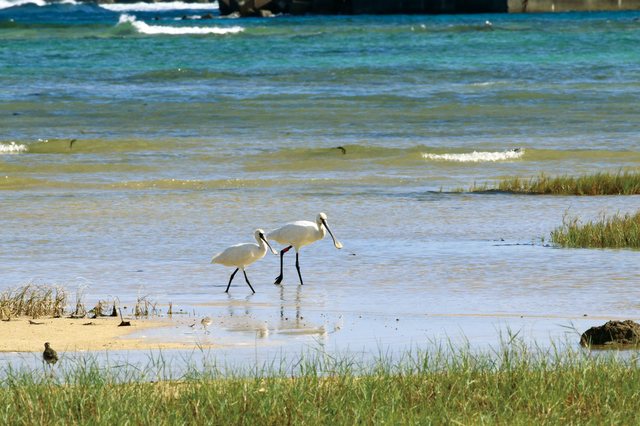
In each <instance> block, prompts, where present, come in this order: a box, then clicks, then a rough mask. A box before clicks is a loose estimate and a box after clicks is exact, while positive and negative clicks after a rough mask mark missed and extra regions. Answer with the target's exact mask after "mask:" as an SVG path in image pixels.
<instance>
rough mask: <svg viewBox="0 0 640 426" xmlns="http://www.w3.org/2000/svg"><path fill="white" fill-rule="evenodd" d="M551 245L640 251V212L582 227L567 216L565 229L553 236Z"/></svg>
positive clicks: (603, 218)
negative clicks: (634, 249)
mask: <svg viewBox="0 0 640 426" xmlns="http://www.w3.org/2000/svg"><path fill="white" fill-rule="evenodd" d="M551 241H552V242H554V243H556V244H561V245H563V246H567V247H597V248H640V212H637V213H635V214H625V215H621V214H617V215H614V216H611V217H606V215H605V214H604V213H602V214H601V216H600V218H599V219H598V220H596V221H592V222H587V223H582V222H581V221H580V220H579V218H578V217H569V216H567V215H565V216H564V218H563V219H562V226H560V227H558V228H556V229H555V230H553V231H552V232H551Z"/></svg>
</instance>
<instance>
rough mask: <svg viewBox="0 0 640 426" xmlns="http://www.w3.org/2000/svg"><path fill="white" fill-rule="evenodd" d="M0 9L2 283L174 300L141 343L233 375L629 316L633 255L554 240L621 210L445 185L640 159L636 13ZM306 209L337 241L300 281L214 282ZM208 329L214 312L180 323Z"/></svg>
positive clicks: (316, 249) (266, 267)
mask: <svg viewBox="0 0 640 426" xmlns="http://www.w3.org/2000/svg"><path fill="white" fill-rule="evenodd" d="M5 3H6V2H4V3H1V4H0V6H5V8H3V9H0V62H2V63H4V64H7V65H8V66H3V67H0V80H1V81H2V88H1V89H0V100H1V102H0V241H2V251H1V252H0V264H1V265H2V269H1V273H0V285H1V286H2V289H3V290H5V289H8V288H11V287H15V286H17V285H21V284H24V283H26V282H28V281H29V280H33V279H39V281H38V282H44V283H46V284H54V283H55V284H60V285H64V284H67V283H68V287H67V288H68V289H69V290H70V291H74V292H75V290H76V289H77V288H78V287H84V286H88V287H86V288H85V289H84V293H83V294H84V297H85V300H86V302H87V304H88V305H91V306H92V304H95V303H97V301H98V300H100V299H105V298H107V297H115V296H117V297H118V298H119V299H120V301H121V302H122V303H123V305H131V304H132V303H134V302H135V299H136V298H137V297H138V296H139V295H148V297H149V299H151V300H153V301H157V302H159V303H160V305H161V306H160V308H161V309H162V311H163V312H166V308H167V306H166V303H168V302H169V301H171V302H172V303H173V306H174V310H176V309H182V310H183V311H184V312H188V313H189V315H188V316H186V318H185V319H184V320H181V321H182V322H178V323H177V324H176V327H175V328H172V329H170V330H171V332H166V330H165V331H163V332H158V331H154V332H153V333H155V334H153V333H152V334H151V335H149V336H147V338H153V339H157V340H158V342H160V341H162V340H171V341H174V340H179V341H190V342H191V341H201V342H205V343H213V344H222V345H225V346H227V349H226V352H225V354H226V356H228V357H229V358H230V359H240V360H242V359H251V357H253V356H254V355H255V354H254V351H255V350H256V347H260V350H261V351H265V352H264V353H263V355H264V356H268V354H269V353H271V354H273V353H276V352H277V351H280V352H279V353H282V351H284V352H285V353H286V352H287V351H298V350H299V349H300V348H301V347H305V345H316V344H318V342H320V343H322V344H324V345H325V346H326V347H329V348H335V349H340V348H345V347H349V348H352V349H353V350H358V351H359V350H365V351H367V350H375V349H376V348H379V347H381V346H382V347H384V346H387V345H388V346H389V347H391V348H394V350H396V349H398V350H399V349H401V348H402V347H406V346H410V345H415V344H418V345H429V344H430V342H432V341H433V339H439V338H443V337H445V338H446V337H451V338H453V339H464V338H467V339H469V340H470V341H471V343H472V344H474V345H486V344H495V343H496V342H497V341H498V339H499V333H498V332H497V331H496V330H497V329H504V328H505V327H510V328H512V329H515V330H518V329H521V328H523V327H524V328H523V329H524V330H525V331H526V333H527V336H528V337H529V338H531V339H535V340H537V341H540V342H541V343H542V344H547V342H548V341H549V339H550V338H556V337H558V336H563V335H564V333H565V332H567V330H568V329H567V327H575V329H576V330H577V331H580V332H582V331H584V330H585V329H586V328H588V327H589V326H592V325H599V324H601V323H603V322H604V321H605V320H606V319H609V318H612V319H613V318H625V319H627V318H630V319H636V318H638V317H639V316H640V302H639V300H640V289H639V287H638V286H637V285H636V283H637V281H638V278H640V268H639V267H638V262H637V256H638V252H637V251H632V250H590V249H563V248H558V247H554V246H553V245H550V244H549V243H548V242H547V240H548V239H549V233H550V232H551V231H552V230H553V229H554V228H555V227H557V226H559V225H560V224H561V223H562V218H563V215H564V214H567V213H568V214H570V215H580V216H581V217H582V218H583V219H585V220H590V219H593V218H596V217H597V216H598V215H599V214H601V213H602V212H606V213H608V214H613V213H616V212H622V213H626V212H635V211H637V210H638V209H639V208H640V198H638V197H637V196H627V197H625V196H610V197H565V196H525V195H511V194H505V193H474V194H471V193H465V192H462V193H458V192H452V190H453V189H455V188H459V187H463V188H466V187H468V186H469V185H473V184H474V183H478V184H484V183H486V182H488V183H492V182H495V181H496V180H497V179H500V178H503V177H510V176H520V177H525V178H529V177H532V176H535V175H537V174H538V173H541V172H544V173H546V174H548V175H552V176H553V175H562V174H572V175H573V174H581V173H590V172H595V171H612V172H615V171H617V170H620V169H624V170H626V169H630V170H635V169H637V168H638V166H639V164H640V144H639V140H640V130H639V128H638V126H637V111H638V110H639V109H640V108H639V106H640V105H639V103H640V83H639V81H640V78H639V77H640V54H639V53H638V48H637V46H638V45H639V44H638V42H639V41H640V31H638V30H639V27H640V23H639V22H638V21H635V20H634V19H635V18H638V17H640V13H638V12H621V13H566V14H565V13H562V14H540V15H466V16H380V17H375V16H356V17H347V16H335V17H314V16H308V17H296V18H292V17H287V16H283V17H276V18H273V19H226V18H221V17H217V16H216V18H215V19H213V20H180V19H179V18H180V17H182V16H183V15H184V14H189V15H191V16H193V15H200V16H202V15H204V14H205V13H214V14H217V11H216V10H212V9H206V10H190V9H185V7H187V6H185V5H184V4H176V5H174V8H173V9H163V10H161V9H159V7H160V6H158V8H157V9H148V8H149V7H151V6H149V5H145V6H144V7H146V8H147V10H145V11H141V10H136V8H138V9H142V8H143V6H140V5H138V6H136V5H133V6H122V8H121V10H120V9H119V10H109V9H106V8H105V7H106V6H105V7H100V6H97V5H89V4H87V5H77V4H74V3H73V2H71V3H66V4H55V5H43V6H35V5H33V4H24V5H20V6H14V7H6V6H7V5H8V4H9V3H6V4H5ZM43 4H44V3H43ZM112 9H113V8H112ZM156 17H157V18H159V19H158V20H155V19H153V18H156ZM11 20H13V21H11ZM74 139H75V141H74V142H73V143H71V141H72V140H74ZM337 147H342V148H343V149H337ZM343 151H344V153H343ZM320 211H323V212H325V213H326V214H327V215H328V217H329V223H330V225H331V226H332V230H333V231H334V233H335V235H336V237H337V238H338V239H339V240H340V241H341V242H342V244H343V245H344V248H343V249H342V250H337V249H336V248H335V247H333V245H332V243H331V240H330V239H329V238H325V239H324V240H323V241H320V242H316V243H314V244H313V245H311V246H308V247H304V248H303V249H302V250H301V252H300V264H301V269H302V274H303V277H304V279H305V285H304V286H299V285H298V284H299V283H298V279H297V275H296V271H295V268H294V256H293V254H292V253H291V252H290V253H288V254H287V255H285V279H284V281H283V285H282V286H274V285H273V280H274V278H275V276H276V275H277V274H278V267H279V259H278V258H277V257H276V256H273V255H269V254H268V255H267V256H266V257H265V258H264V259H262V260H260V261H258V262H256V263H254V264H252V265H251V266H249V268H248V269H247V274H248V276H249V279H250V280H251V282H252V284H253V286H254V288H255V289H256V291H257V293H256V294H255V295H251V292H250V290H249V288H248V286H247V285H246V284H245V283H244V282H243V280H242V277H241V276H239V275H238V276H236V280H235V281H234V284H233V285H232V287H231V290H230V293H229V294H226V293H224V290H225V288H226V285H227V283H228V279H229V275H230V274H231V272H233V270H232V269H230V268H225V267H222V266H220V265H211V264H209V260H210V258H211V256H213V255H214V254H216V253H218V252H219V251H221V250H222V249H224V248H225V247H227V246H229V245H232V244H237V243H242V242H251V241H252V239H253V238H252V235H253V231H254V230H255V229H256V228H262V229H265V230H268V229H272V228H275V227H278V226H280V225H282V224H284V223H286V222H290V221H294V220H313V219H314V218H315V216H316V214H317V213H318V212H320ZM278 248H280V247H278ZM78 277H82V278H78ZM231 313H233V315H231ZM585 314H586V315H588V316H587V317H584V315H585ZM207 315H208V316H212V317H213V318H217V317H218V316H220V318H222V319H223V320H224V323H219V322H215V321H214V324H213V325H212V327H211V328H210V329H211V331H212V332H211V334H210V335H207V336H205V335H204V334H203V330H201V329H199V328H198V327H196V328H194V329H192V328H189V327H187V323H189V321H193V320H196V318H200V317H202V316H207ZM340 316H342V318H341V317H340ZM183 317H184V316H181V317H180V318H183ZM232 318H233V320H231V319H232ZM225 319H226V320H225ZM396 319H398V320H399V321H396ZM340 323H342V325H340ZM397 326H399V327H397ZM265 328H266V329H267V330H268V334H266V335H265V333H264V329H265ZM396 328H397V330H396ZM569 331H570V332H572V331H571V330H569ZM573 332H575V330H574V331H573ZM261 333H262V335H263V337H260V335H261ZM462 336H465V337H464V338H463V337H462ZM199 339H202V340H199ZM40 347H41V344H38V345H37V346H36V347H35V348H34V350H38V351H39V350H40ZM274 351H276V352H274ZM133 356H134V357H136V356H138V355H133Z"/></svg>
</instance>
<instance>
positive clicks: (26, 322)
mask: <svg viewBox="0 0 640 426" xmlns="http://www.w3.org/2000/svg"><path fill="white" fill-rule="evenodd" d="M30 321H31V322H30ZM127 321H130V323H131V326H130V327H119V324H120V322H121V319H120V318H110V317H104V318H96V319H88V318H82V319H72V318H42V319H36V320H33V319H31V318H28V317H20V318H15V319H12V320H11V321H1V322H0V335H1V336H2V338H1V339H0V352H39V351H43V350H44V343H45V342H50V343H51V346H52V347H53V348H54V349H56V350H57V351H62V352H65V351H100V350H107V349H108V350H136V349H190V348H196V347H198V346H196V345H195V344H188V343H179V342H166V343H165V342H162V343H158V342H145V341H144V340H142V339H137V338H128V337H127V336H128V335H130V334H133V333H136V332H139V331H142V330H145V329H149V328H157V327H174V326H176V323H175V322H174V321H171V320H168V319H167V320H164V319H151V320H148V319H146V320H127ZM34 323H37V324H34ZM200 346H201V347H202V345H200ZM205 346H206V345H205Z"/></svg>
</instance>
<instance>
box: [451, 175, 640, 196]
mask: <svg viewBox="0 0 640 426" xmlns="http://www.w3.org/2000/svg"><path fill="white" fill-rule="evenodd" d="M459 191H461V190H459ZM469 191H470V192H480V191H505V192H516V193H527V194H556V195H637V194H640V173H636V172H629V171H625V172H617V173H609V172H599V173H594V174H586V173H585V174H583V175H581V176H567V175H564V176H557V177H553V178H552V177H549V176H547V175H546V174H544V173H541V174H540V175H538V176H537V177H533V178H531V179H529V180H527V179H522V178H518V177H514V178H509V179H504V180H502V181H500V182H498V183H497V184H496V185H493V186H490V185H488V184H485V185H481V186H478V185H475V184H474V185H473V186H471V187H470V188H469Z"/></svg>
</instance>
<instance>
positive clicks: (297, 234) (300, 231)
mask: <svg viewBox="0 0 640 426" xmlns="http://www.w3.org/2000/svg"><path fill="white" fill-rule="evenodd" d="M326 231H329V235H331V238H332V239H333V245H335V246H336V248H338V249H341V248H342V244H340V241H338V240H337V239H336V237H334V236H333V232H331V229H330V228H329V224H328V223H327V215H326V214H324V213H318V216H316V221H315V222H309V221H306V220H303V221H298V222H291V223H287V224H286V225H284V226H282V227H280V228H278V229H274V230H272V231H269V232H267V239H268V240H273V241H275V242H277V243H279V244H283V245H288V246H289V247H287V248H284V249H282V250H281V251H280V275H278V277H276V282H275V283H274V284H280V283H281V282H282V258H283V256H284V254H285V253H286V252H288V251H289V250H290V249H291V248H292V247H293V248H294V249H295V250H296V269H297V270H298V277H300V284H304V283H303V282H302V274H301V273H300V262H299V261H298V252H299V251H300V247H303V246H307V245H309V244H311V243H313V242H315V241H318V240H321V239H323V238H324V236H325V235H326V234H327V232H326Z"/></svg>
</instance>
